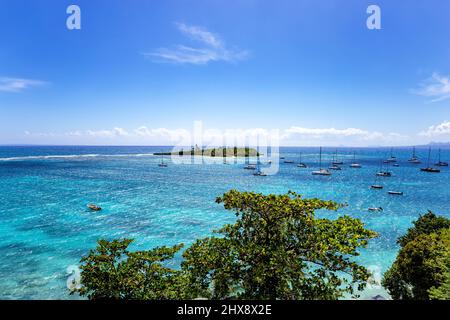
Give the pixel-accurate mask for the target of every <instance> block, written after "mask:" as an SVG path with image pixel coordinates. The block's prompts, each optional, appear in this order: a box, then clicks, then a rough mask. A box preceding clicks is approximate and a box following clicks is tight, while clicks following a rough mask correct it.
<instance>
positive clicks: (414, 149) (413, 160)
mask: <svg viewBox="0 0 450 320" xmlns="http://www.w3.org/2000/svg"><path fill="white" fill-rule="evenodd" d="M408 162H409V163H414V164H419V163H421V162H420V159H419V158H418V157H417V155H416V147H413V154H412V156H411V159H409V160H408Z"/></svg>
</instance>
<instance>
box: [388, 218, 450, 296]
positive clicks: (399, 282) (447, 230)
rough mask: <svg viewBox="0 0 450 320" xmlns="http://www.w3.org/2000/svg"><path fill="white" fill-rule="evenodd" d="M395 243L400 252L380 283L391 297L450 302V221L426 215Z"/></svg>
mask: <svg viewBox="0 0 450 320" xmlns="http://www.w3.org/2000/svg"><path fill="white" fill-rule="evenodd" d="M397 242H398V244H399V245H400V247H401V248H400V251H399V253H398V255H397V258H396V260H395V262H394V263H393V264H392V266H391V267H390V269H389V270H388V271H386V273H385V274H384V277H383V281H382V284H383V286H384V287H385V288H386V289H387V290H388V292H389V293H390V295H391V297H392V298H393V299H396V300H428V299H450V290H448V289H449V288H450V219H447V218H445V217H438V216H436V215H435V214H434V213H432V212H428V213H427V214H425V215H423V216H421V217H419V219H418V220H417V221H415V222H414V226H413V227H412V228H410V229H408V231H407V233H406V235H404V236H402V237H400V238H399V239H398V241H397Z"/></svg>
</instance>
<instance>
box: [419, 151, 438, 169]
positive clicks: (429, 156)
mask: <svg viewBox="0 0 450 320" xmlns="http://www.w3.org/2000/svg"><path fill="white" fill-rule="evenodd" d="M430 159H431V147H430V148H429V149H428V165H427V167H426V168H421V169H420V171H423V172H435V173H438V172H441V170H439V169H436V168H433V167H431V166H430Z"/></svg>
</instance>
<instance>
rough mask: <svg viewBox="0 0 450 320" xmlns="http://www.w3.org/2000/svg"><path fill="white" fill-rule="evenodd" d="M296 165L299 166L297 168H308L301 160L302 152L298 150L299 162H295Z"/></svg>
mask: <svg viewBox="0 0 450 320" xmlns="http://www.w3.org/2000/svg"><path fill="white" fill-rule="evenodd" d="M297 167H299V168H308V166H307V165H306V164H305V163H303V162H302V153H301V152H300V159H299V162H298V164H297Z"/></svg>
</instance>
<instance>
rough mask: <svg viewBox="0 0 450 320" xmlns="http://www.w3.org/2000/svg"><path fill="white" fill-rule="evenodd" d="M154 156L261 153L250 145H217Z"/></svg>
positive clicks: (256, 154) (223, 155)
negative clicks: (240, 146)
mask: <svg viewBox="0 0 450 320" xmlns="http://www.w3.org/2000/svg"><path fill="white" fill-rule="evenodd" d="M154 155H155V156H161V155H164V156H204V157H246V158H248V157H256V156H258V155H261V153H259V152H258V151H257V150H256V149H254V148H250V147H243V148H239V147H232V148H231V147H230V148H228V147H218V148H206V149H205V148H199V147H198V146H195V147H191V149H186V150H184V149H180V150H178V151H171V152H155V153H154Z"/></svg>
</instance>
